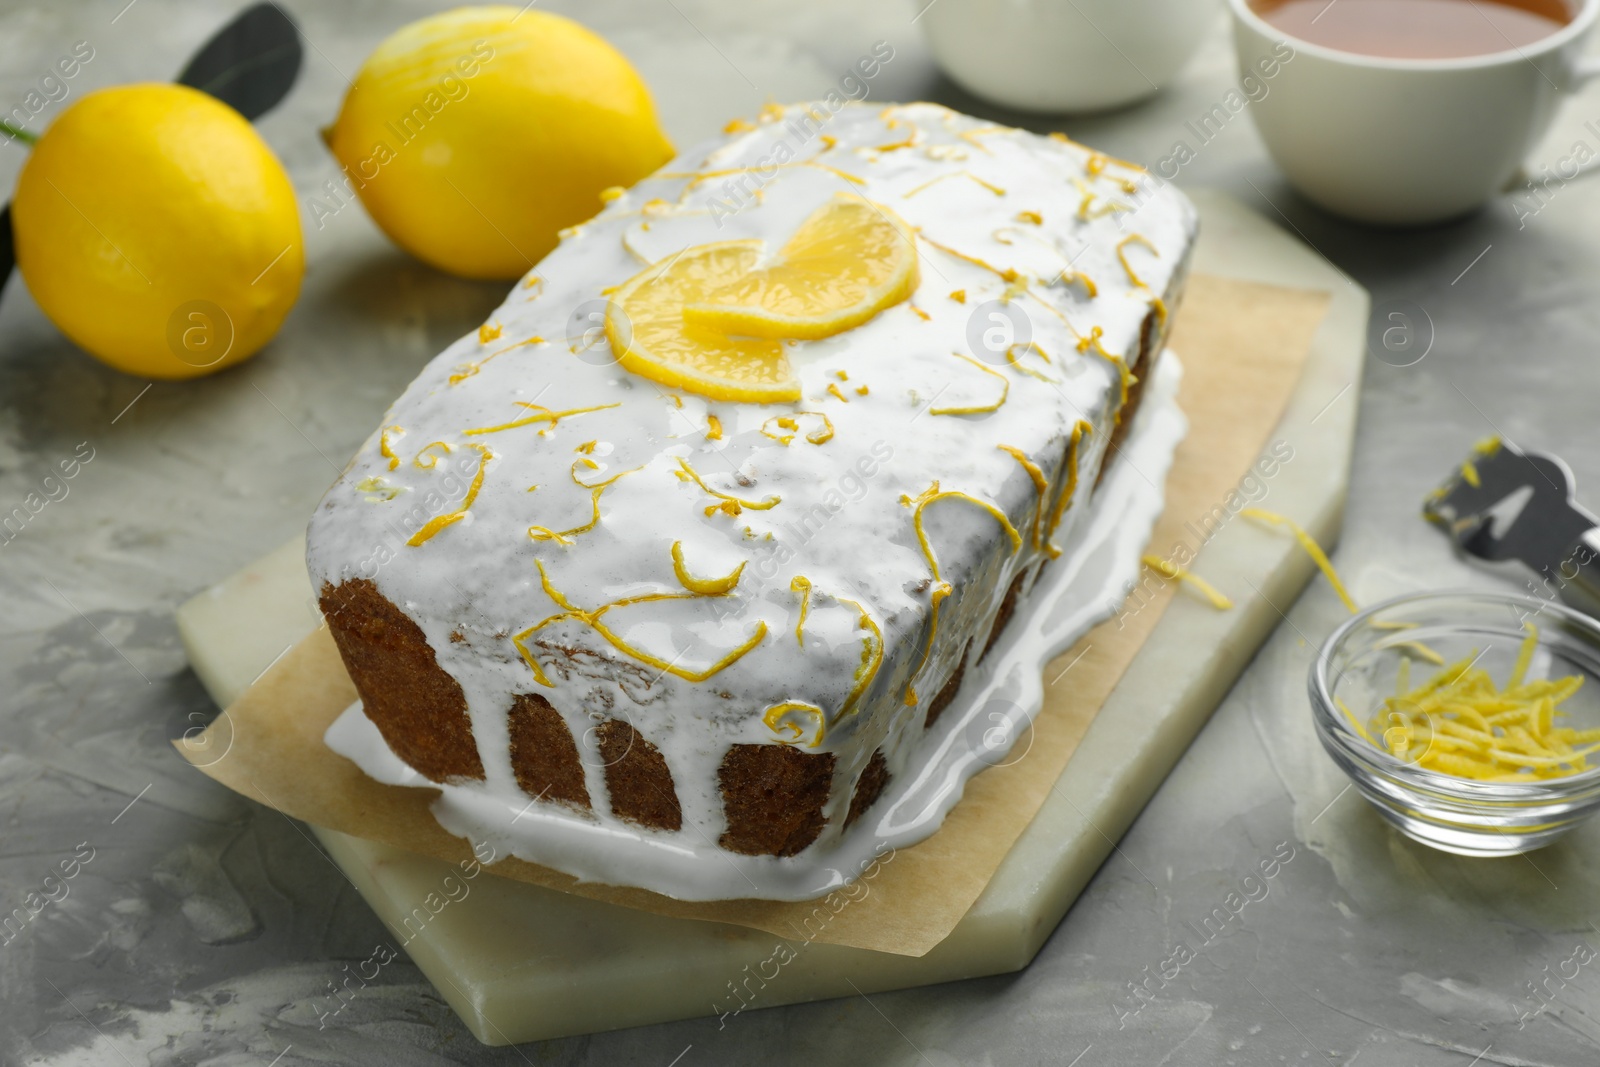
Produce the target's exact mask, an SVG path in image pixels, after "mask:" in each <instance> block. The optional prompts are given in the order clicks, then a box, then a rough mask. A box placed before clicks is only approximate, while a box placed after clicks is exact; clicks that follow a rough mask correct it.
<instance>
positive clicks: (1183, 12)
mask: <svg viewBox="0 0 1600 1067" xmlns="http://www.w3.org/2000/svg"><path fill="white" fill-rule="evenodd" d="M914 2H915V3H916V4H917V7H918V9H919V10H920V11H921V12H922V14H920V15H918V16H917V20H918V21H919V22H921V23H923V24H924V26H926V28H927V33H928V43H929V45H930V46H931V47H932V49H933V56H934V58H935V59H936V60H937V61H938V63H939V66H940V67H941V68H942V69H943V70H944V72H945V73H946V74H948V75H950V77H951V78H952V79H954V80H955V81H956V83H957V84H959V85H960V86H961V87H962V88H963V89H965V90H967V91H968V92H970V93H972V94H973V95H974V96H980V97H982V98H983V99H985V100H988V101H990V102H991V103H996V104H1001V105H1003V106H1005V107H1011V108H1017V109H1019V110H1022V111H1054V112H1060V111H1099V110H1102V109H1105V108H1111V107H1119V106H1121V105H1123V104H1130V103H1132V102H1134V101H1135V100H1140V99H1143V98H1144V97H1147V96H1150V95H1151V94H1153V93H1154V92H1156V90H1158V89H1159V88H1160V87H1161V86H1163V85H1165V84H1166V83H1167V82H1168V81H1169V80H1170V79H1171V78H1172V76H1173V75H1174V74H1176V73H1177V72H1178V68H1180V67H1182V66H1183V65H1184V63H1186V62H1187V61H1188V59H1189V57H1190V56H1192V55H1193V54H1194V51H1195V49H1196V48H1198V47H1199V46H1200V42H1201V41H1202V40H1203V39H1204V38H1205V36H1206V31H1207V30H1208V29H1209V28H1210V26H1211V24H1212V19H1213V18H1214V17H1215V16H1216V12H1217V3H1216V0H931V2H930V0H914Z"/></svg>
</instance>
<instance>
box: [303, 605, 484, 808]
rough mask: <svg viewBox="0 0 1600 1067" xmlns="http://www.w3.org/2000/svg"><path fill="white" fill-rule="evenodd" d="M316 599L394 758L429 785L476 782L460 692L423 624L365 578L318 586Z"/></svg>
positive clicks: (479, 766) (477, 762)
mask: <svg viewBox="0 0 1600 1067" xmlns="http://www.w3.org/2000/svg"><path fill="white" fill-rule="evenodd" d="M318 600H319V603H320V605H321V607H322V614H323V617H324V618H326V619H327V620H328V628H329V630H330V631H331V632H332V633H333V640H334V643H335V644H336V645H338V646H339V658H340V659H342V660H344V667H345V670H346V671H348V672H349V673H350V680H351V681H352V682H354V683H355V686H356V692H358V693H360V694H361V706H362V709H363V710H364V711H365V712H366V715H367V718H369V719H371V720H372V722H373V724H374V725H375V726H377V728H378V732H379V733H381V734H382V735H383V739H384V740H385V741H387V742H388V743H389V747H390V748H391V749H392V750H394V754H395V755H397V756H399V757H400V758H401V759H403V760H405V761H406V763H408V764H410V765H411V766H412V767H413V768H414V769H415V770H416V771H417V773H419V774H421V775H423V776H424V777H426V778H427V779H429V780H430V781H434V782H448V781H450V780H452V779H461V778H473V779H482V778H483V761H482V760H481V759H479V758H478V746H477V743H476V742H475V741H474V739H473V737H472V720H471V719H470V718H468V716H467V698H466V694H464V693H463V692H462V691H461V685H460V683H458V682H457V681H456V680H455V679H454V678H452V677H451V676H450V675H449V674H448V673H446V672H445V670H444V668H443V667H440V666H439V661H438V660H437V659H436V658H435V657H434V654H433V648H432V647H431V646H430V645H429V644H428V639H427V637H426V636H425V635H424V634H423V632H422V627H420V626H418V625H417V624H416V623H415V622H412V621H411V619H410V617H408V616H407V615H406V614H405V612H403V611H401V610H400V609H399V608H397V607H395V605H394V604H392V603H390V601H389V599H388V598H387V597H385V596H384V595H383V594H382V593H380V592H378V587H377V586H376V585H374V584H373V583H372V582H371V581H369V580H368V579H366V578H352V579H349V580H347V581H343V582H340V583H339V584H338V585H334V584H332V583H331V582H323V583H322V591H321V596H320V597H319V598H318Z"/></svg>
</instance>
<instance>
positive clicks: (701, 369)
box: [606, 195, 917, 403]
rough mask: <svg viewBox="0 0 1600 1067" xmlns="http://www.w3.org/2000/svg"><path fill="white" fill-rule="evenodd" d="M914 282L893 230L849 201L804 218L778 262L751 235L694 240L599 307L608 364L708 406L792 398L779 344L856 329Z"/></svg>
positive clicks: (885, 218) (898, 232)
mask: <svg viewBox="0 0 1600 1067" xmlns="http://www.w3.org/2000/svg"><path fill="white" fill-rule="evenodd" d="M916 286H917V249H916V240H915V237H914V236H913V235H912V232H911V230H910V228H909V227H907V226H906V225H905V223H903V222H901V221H900V220H899V219H897V218H896V217H895V216H894V215H892V214H891V213H889V212H887V211H885V210H884V209H883V208H881V207H879V206H878V205H876V204H873V203H871V202H870V201H867V200H863V199H862V198H861V197H858V196H850V195H840V196H836V197H835V198H834V199H832V200H830V201H828V202H827V203H826V204H824V205H823V206H822V207H820V208H818V209H817V210H816V211H814V212H812V213H811V215H810V216H809V217H807V219H806V220H805V221H804V222H802V223H801V224H800V228H799V229H798V230H796V231H795V234H794V236H793V237H791V238H790V239H789V241H788V242H787V243H786V244H785V245H784V246H783V248H782V249H781V250H780V251H779V253H778V255H777V256H776V257H774V258H771V259H770V260H769V259H768V256H767V247H766V242H764V241H761V240H758V239H750V240H743V241H719V242H717V243H715V244H706V245H697V246H693V247H690V248H687V249H685V250H684V251H682V252H679V253H678V254H676V255H673V256H669V257H667V258H666V259H663V260H661V261H660V262H659V263H655V264H653V265H651V266H649V267H646V268H645V269H644V270H642V271H640V272H639V273H638V274H636V275H634V276H633V277H632V278H631V279H629V280H628V281H627V282H626V283H624V284H623V285H622V286H621V287H620V288H618V289H617V291H616V292H615V293H613V294H611V298H610V300H609V301H607V303H606V337H607V339H608V340H609V341H610V342H611V349H612V351H613V352H614V353H616V356H617V361H618V362H619V363H621V364H622V366H623V367H625V368H627V369H628V370H630V371H633V372H634V373H635V374H639V375H643V376H644V377H646V378H649V379H651V380H653V381H657V382H660V383H662V384H663V385H671V386H675V387H677V388H682V389H687V390H689V391H691V392H695V393H699V394H701V395H702V396H709V397H712V398H714V399H717V400H746V401H753V402H755V403H776V402H781V401H792V400H799V399H800V382H799V379H797V378H796V377H795V376H794V372H793V370H792V369H791V368H790V366H789V360H788V357H787V356H786V355H785V354H784V349H783V345H782V344H781V341H783V340H785V339H804V340H814V339H817V338H822V337H830V336H832V335H833V334H836V333H842V332H843V331H845V330H848V329H851V328H852V327H855V326H859V325H861V324H862V323H864V322H866V321H867V320H868V319H870V318H871V317H872V316H874V315H876V314H877V313H878V312H880V311H882V310H883V309H884V308H887V307H890V306H892V305H894V304H897V303H899V302H900V301H902V300H905V299H906V298H907V297H909V296H910V295H911V293H912V291H913V290H915V288H916Z"/></svg>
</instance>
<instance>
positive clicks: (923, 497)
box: [880, 481, 1022, 705]
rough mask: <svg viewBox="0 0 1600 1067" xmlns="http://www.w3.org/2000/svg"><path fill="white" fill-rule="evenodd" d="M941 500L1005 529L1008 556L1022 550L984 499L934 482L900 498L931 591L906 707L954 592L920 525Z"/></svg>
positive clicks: (1012, 528) (1002, 514) (1019, 537)
mask: <svg viewBox="0 0 1600 1067" xmlns="http://www.w3.org/2000/svg"><path fill="white" fill-rule="evenodd" d="M941 500H964V501H966V502H967V503H969V504H972V505H975V506H977V507H979V508H982V509H983V510H984V511H987V512H988V513H989V514H990V515H991V516H993V517H994V520H995V521H996V522H998V523H999V524H1000V526H1001V528H1002V529H1004V530H1005V532H1006V536H1007V537H1008V538H1010V540H1011V554H1012V555H1016V554H1017V552H1018V551H1019V550H1021V548H1022V535H1021V534H1019V533H1017V528H1016V527H1015V526H1013V525H1011V520H1010V519H1008V518H1006V513H1005V512H1003V511H1001V510H1000V509H999V508H997V507H995V506H994V505H993V504H991V503H989V502H988V501H987V500H981V499H979V498H978V497H975V496H973V495H972V494H970V493H963V492H961V491H960V490H959V489H944V490H941V489H940V488H939V483H938V482H937V481H934V482H933V483H932V484H930V485H929V486H928V488H926V489H924V490H923V491H922V492H921V493H919V494H918V495H917V496H916V497H915V498H913V497H910V496H902V497H901V498H900V504H901V506H902V507H908V508H911V509H912V512H911V526H912V529H914V530H915V531H916V534H917V544H918V545H920V546H921V548H922V555H923V558H924V559H926V560H927V561H928V569H929V571H931V572H932V574H933V588H932V592H931V593H930V594H929V600H930V606H931V612H932V622H931V625H930V626H929V628H928V644H927V647H926V648H925V649H924V650H923V653H922V662H921V663H920V664H918V665H917V668H916V670H914V671H912V672H911V681H909V682H907V683H906V695H905V703H906V704H907V705H914V704H916V703H917V692H916V688H915V686H914V685H913V683H914V682H915V680H916V677H917V675H919V674H921V673H922V670H923V668H924V667H926V666H927V665H928V660H929V658H931V657H932V655H933V644H934V641H935V639H936V638H937V637H938V636H939V605H940V604H941V603H943V602H944V599H945V598H946V597H948V596H949V595H950V594H951V593H953V592H954V591H955V587H954V586H952V585H951V584H950V583H949V582H947V581H945V580H944V577H943V576H942V575H941V574H940V572H939V557H938V556H937V555H936V554H935V553H934V551H933V544H932V542H930V541H929V540H928V531H927V529H926V528H925V527H924V526H923V523H922V513H923V512H924V511H926V510H927V509H928V507H929V506H930V505H932V504H937V503H938V502H939V501H941ZM880 640H881V638H880Z"/></svg>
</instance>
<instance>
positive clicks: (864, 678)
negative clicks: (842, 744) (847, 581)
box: [834, 597, 883, 721]
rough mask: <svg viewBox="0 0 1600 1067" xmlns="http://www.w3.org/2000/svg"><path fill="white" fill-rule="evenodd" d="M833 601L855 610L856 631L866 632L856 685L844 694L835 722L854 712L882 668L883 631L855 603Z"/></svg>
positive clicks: (869, 615)
mask: <svg viewBox="0 0 1600 1067" xmlns="http://www.w3.org/2000/svg"><path fill="white" fill-rule="evenodd" d="M834 599H835V600H837V601H838V602H839V603H841V604H848V605H850V606H851V607H853V608H855V609H856V613H857V615H858V618H857V620H856V629H858V630H865V631H867V636H866V637H863V638H862V639H861V663H860V665H859V666H857V667H856V674H855V678H856V684H855V685H854V686H853V687H851V689H850V692H848V693H846V694H845V698H844V703H843V704H841V705H840V706H839V714H838V716H837V717H836V719H835V721H837V720H838V719H842V718H844V717H845V716H846V715H849V714H850V713H851V712H853V711H855V710H856V702H857V701H859V700H860V699H861V694H862V693H865V692H866V691H867V686H869V685H871V684H872V680H873V679H874V678H876V677H877V676H878V668H879V667H881V666H883V630H882V629H881V628H880V627H879V626H878V623H877V621H876V620H875V619H873V617H872V615H871V613H869V612H868V611H867V609H866V608H864V607H862V606H861V605H860V604H859V603H857V602H856V601H854V600H848V599H846V598H845V597H835V598H834Z"/></svg>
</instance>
